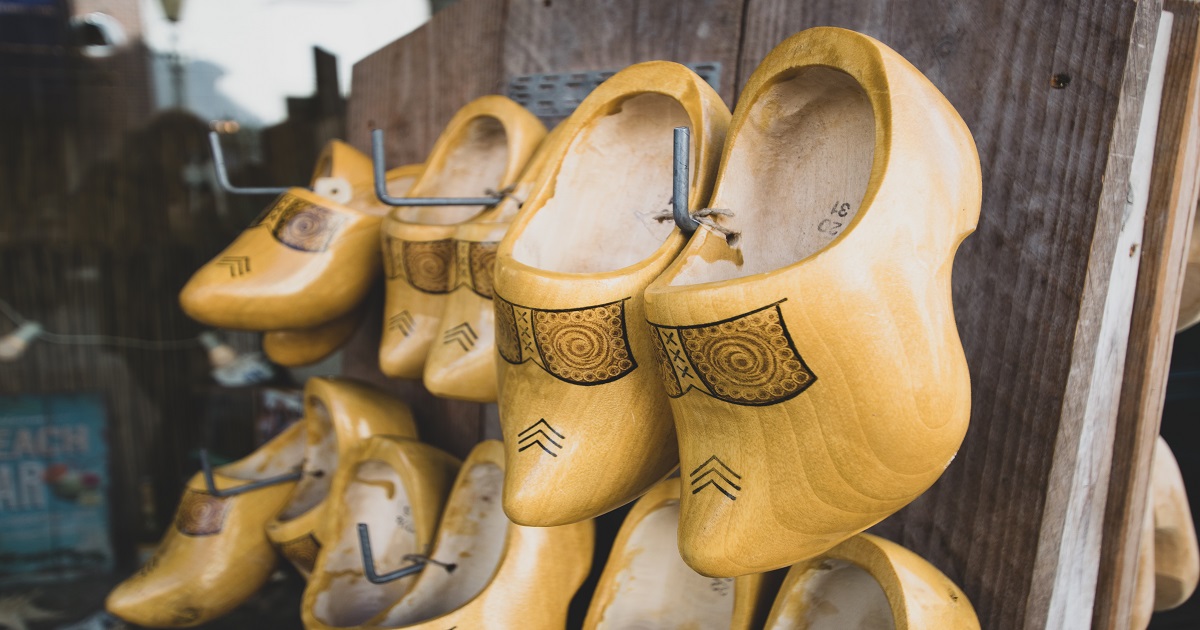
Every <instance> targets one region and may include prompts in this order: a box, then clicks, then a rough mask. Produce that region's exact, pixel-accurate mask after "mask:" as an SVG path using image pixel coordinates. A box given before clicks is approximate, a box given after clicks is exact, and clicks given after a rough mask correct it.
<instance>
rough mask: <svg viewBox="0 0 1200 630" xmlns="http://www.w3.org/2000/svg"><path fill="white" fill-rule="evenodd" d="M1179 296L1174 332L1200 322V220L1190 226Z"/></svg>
mask: <svg viewBox="0 0 1200 630" xmlns="http://www.w3.org/2000/svg"><path fill="white" fill-rule="evenodd" d="M1182 285H1183V286H1182V287H1180V291H1181V292H1182V293H1181V295H1180V296H1179V319H1178V321H1177V323H1176V325H1175V332H1183V331H1185V330H1187V329H1188V328H1191V327H1192V326H1195V325H1196V323H1197V322H1200V221H1197V222H1196V223H1195V224H1194V227H1193V228H1192V238H1191V243H1190V244H1189V245H1188V257H1187V268H1186V269H1184V272H1183V283H1182Z"/></svg>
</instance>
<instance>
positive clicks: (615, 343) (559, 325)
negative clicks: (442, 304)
mask: <svg viewBox="0 0 1200 630" xmlns="http://www.w3.org/2000/svg"><path fill="white" fill-rule="evenodd" d="M628 299H629V298H625V299H623V300H619V301H616V302H611V303H608V304H601V305H599V306H587V307H583V308H574V309H561V310H542V309H535V308H527V307H523V306H519V305H515V304H512V303H510V302H507V301H506V300H504V299H503V298H501V297H497V298H496V322H497V324H496V331H497V335H496V338H497V346H498V347H499V348H500V356H501V357H503V358H504V360H505V361H508V362H509V363H514V364H517V363H524V362H526V361H533V362H534V363H536V364H538V366H540V367H541V368H542V369H544V370H545V371H546V372H547V373H549V374H550V375H552V376H554V377H555V378H557V379H559V380H561V381H565V382H567V383H572V384H574V385H601V384H604V383H609V382H612V381H615V380H617V379H619V378H621V377H623V376H625V375H626V374H628V373H630V372H632V371H633V370H634V369H635V368H636V367H637V361H635V360H634V358H633V354H632V352H631V351H630V348H629V335H628V333H627V331H626V327H625V302H626V300H628Z"/></svg>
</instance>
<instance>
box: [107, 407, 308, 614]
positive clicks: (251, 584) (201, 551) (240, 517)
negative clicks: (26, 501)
mask: <svg viewBox="0 0 1200 630" xmlns="http://www.w3.org/2000/svg"><path fill="white" fill-rule="evenodd" d="M303 457H304V427H303V426H301V425H300V424H298V423H297V424H295V425H292V426H291V427H289V428H288V429H286V430H284V432H283V433H281V434H279V435H278V436H277V437H275V438H274V439H272V440H271V441H270V442H267V443H266V444H264V445H263V446H262V447H261V448H259V449H258V450H257V451H255V452H254V453H252V454H251V455H249V456H248V457H245V458H243V459H241V460H238V461H236V462H233V463H231V464H226V465H224V466H220V467H218V468H217V469H215V470H214V471H213V481H214V485H215V486H216V488H217V490H218V491H229V490H233V489H236V488H238V487H239V486H244V485H245V484H247V483H252V482H255V481H261V480H266V479H270V478H271V477H277V476H281V475H286V474H288V473H290V472H292V471H294V470H295V469H296V468H298V467H299V466H300V461H301V459H302V458H303ZM295 486H296V482H295V481H287V482H282V483H276V484H273V485H268V486H265V487H262V488H257V489H252V490H248V491H246V492H243V493H241V494H235V495H232V496H215V495H213V494H212V493H210V492H209V491H208V489H207V484H206V483H205V480H204V476H203V474H202V473H197V474H196V475H194V476H193V477H192V479H191V480H190V481H188V483H187V486H186V489H185V490H184V494H183V500H182V501H181V502H180V504H179V508H178V510H177V511H176V514H175V521H174V523H172V524H171V526H170V528H168V529H167V533H166V535H165V536H164V537H163V539H162V542H161V543H159V546H158V550H157V551H156V552H155V554H154V556H153V557H152V558H151V559H150V561H149V562H147V563H146V565H145V566H143V567H142V568H141V570H139V571H138V572H137V573H136V574H134V575H133V576H132V577H130V578H129V579H127V580H125V581H124V582H121V583H120V584H119V585H117V587H116V588H115V589H113V591H112V592H111V593H110V594H109V595H108V599H107V600H106V601H105V607H106V608H107V609H108V611H109V612H110V613H112V614H114V615H116V616H117V617H120V618H121V619H123V620H125V621H126V622H129V623H132V624H137V625H139V626H146V627H150V628H186V627H191V626H196V625H199V624H202V623H206V622H208V621H211V620H213V619H216V618H217V617H220V616H222V615H224V614H226V613H228V612H229V611H231V610H233V609H234V608H236V607H237V606H238V605H239V604H241V603H242V602H244V601H245V600H246V599H247V598H248V597H250V596H251V595H253V594H254V593H255V592H256V591H257V590H258V589H259V588H260V587H261V586H262V585H263V584H264V583H266V581H267V577H268V576H270V574H271V571H273V570H274V569H275V563H276V561H277V557H276V555H275V550H274V549H273V548H272V546H271V542H270V541H269V540H267V537H266V536H265V535H264V534H263V525H264V524H265V523H266V521H267V519H269V518H271V516H272V515H273V514H275V512H277V511H278V510H279V508H280V507H281V506H282V505H283V504H284V503H285V502H286V501H287V499H288V496H289V495H290V494H291V493H292V490H293V488H295Z"/></svg>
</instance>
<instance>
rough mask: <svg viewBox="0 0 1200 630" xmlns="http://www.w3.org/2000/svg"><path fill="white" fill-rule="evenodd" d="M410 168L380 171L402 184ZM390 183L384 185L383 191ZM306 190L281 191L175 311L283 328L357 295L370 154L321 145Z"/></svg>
mask: <svg viewBox="0 0 1200 630" xmlns="http://www.w3.org/2000/svg"><path fill="white" fill-rule="evenodd" d="M420 170H421V167H420V166H415V167H402V168H400V169H394V170H392V171H391V172H389V177H390V178H392V180H393V181H394V182H395V184H394V186H395V187H396V188H400V189H405V188H408V186H407V185H406V183H405V182H406V181H411V179H412V178H413V177H414V176H415V174H416V172H418V171H420ZM392 187H393V186H392V185H389V189H391V188H392ZM313 188H314V190H307V189H304V188H291V189H289V190H288V191H287V192H285V193H283V194H282V195H280V196H279V198H277V199H276V200H275V201H274V202H273V203H272V204H271V206H269V207H268V208H267V209H266V210H265V211H264V212H263V213H262V214H261V215H260V216H259V218H258V219H256V220H255V221H254V223H253V224H252V225H251V226H250V227H249V228H247V229H246V230H245V231H244V232H242V234H241V235H240V236H238V237H237V239H235V240H234V241H233V243H231V244H230V245H229V247H226V248H225V249H224V250H223V251H222V252H221V253H220V254H218V255H217V256H216V257H215V258H213V259H212V260H211V261H209V262H208V263H207V264H205V265H204V266H203V267H201V268H200V269H199V270H198V271H197V272H196V273H195V274H194V275H193V276H192V278H191V280H189V281H188V283H187V285H186V286H184V288H183V291H182V292H180V294H179V302H180V304H181V305H182V306H183V310H184V311H185V312H187V314H188V315H189V316H191V317H192V318H193V319H195V320H197V321H201V322H204V323H206V324H209V325H211V326H219V327H221V328H238V329H244V330H260V331H262V330H288V329H298V328H313V327H315V326H320V325H322V324H326V323H328V322H330V321H332V320H334V319H336V318H338V317H340V316H342V315H345V314H346V313H348V312H349V311H350V310H351V309H353V308H354V307H355V306H357V305H358V304H359V302H361V301H362V299H363V297H364V296H365V295H366V293H367V291H368V289H370V286H371V283H372V282H373V281H374V279H375V278H376V276H377V275H378V273H379V260H380V255H379V246H378V239H379V224H380V222H381V221H382V219H383V215H384V214H385V213H386V211H387V206H384V205H383V204H382V203H380V202H379V201H378V200H377V199H376V198H375V195H374V191H373V184H372V170H371V160H370V159H369V158H367V156H365V155H363V154H362V153H360V152H358V151H357V150H355V149H354V148H353V147H351V146H350V145H347V144H345V143H342V142H338V141H336V140H335V141H333V142H330V143H329V145H328V146H326V147H325V151H324V152H323V153H322V156H321V159H320V160H319V161H318V164H317V169H316V172H315V175H314V178H313Z"/></svg>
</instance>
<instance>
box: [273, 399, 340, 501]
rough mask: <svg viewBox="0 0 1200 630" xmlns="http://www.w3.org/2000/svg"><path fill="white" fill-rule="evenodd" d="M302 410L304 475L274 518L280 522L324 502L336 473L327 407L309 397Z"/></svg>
mask: <svg viewBox="0 0 1200 630" xmlns="http://www.w3.org/2000/svg"><path fill="white" fill-rule="evenodd" d="M305 407H306V410H305V414H306V418H305V419H304V420H302V421H301V422H304V423H305V425H306V428H307V429H308V444H307V446H306V447H305V451H304V468H303V470H304V476H302V477H301V478H300V481H299V482H297V483H296V489H295V490H294V491H293V492H292V497H291V500H290V501H289V502H288V504H287V507H285V508H284V509H283V510H282V511H281V512H280V513H279V515H278V516H277V517H276V520H278V521H281V522H284V521H290V520H292V519H294V518H296V517H298V516H301V515H303V514H305V513H307V512H308V511H309V510H311V509H313V508H314V507H316V506H317V505H318V504H320V503H321V501H324V500H325V497H326V495H328V494H329V484H330V483H331V482H332V480H333V471H335V470H337V462H338V451H337V447H338V444H337V434H336V433H335V432H334V430H333V421H332V419H331V418H330V417H329V408H328V407H326V406H325V403H323V402H321V401H320V399H317V398H314V397H311V396H310V397H309V398H307V399H306V400H305Z"/></svg>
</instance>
